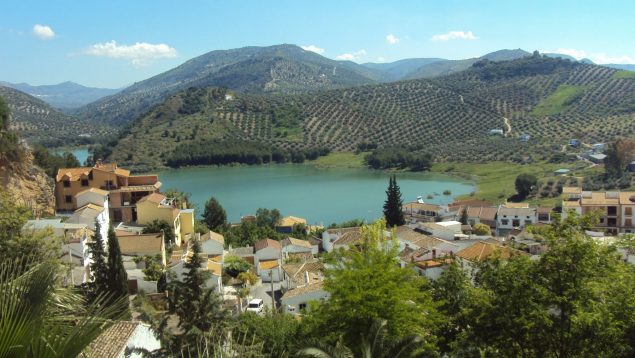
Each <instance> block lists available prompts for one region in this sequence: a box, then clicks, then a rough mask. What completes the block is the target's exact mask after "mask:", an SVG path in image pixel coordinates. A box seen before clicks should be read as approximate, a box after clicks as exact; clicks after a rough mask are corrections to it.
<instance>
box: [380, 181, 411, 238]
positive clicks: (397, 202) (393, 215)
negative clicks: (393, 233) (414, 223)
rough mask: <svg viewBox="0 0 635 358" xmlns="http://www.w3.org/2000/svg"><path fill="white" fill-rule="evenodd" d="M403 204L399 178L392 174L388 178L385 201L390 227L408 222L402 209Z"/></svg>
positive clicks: (386, 216)
mask: <svg viewBox="0 0 635 358" xmlns="http://www.w3.org/2000/svg"><path fill="white" fill-rule="evenodd" d="M402 205H403V201H402V199H401V190H400V189H399V185H397V178H396V177H395V175H392V176H391V177H390V179H389V180H388V189H387V190H386V202H385V203H384V218H385V219H386V224H387V225H388V227H394V226H400V225H403V224H405V223H406V220H405V219H404V216H403V211H402V210H401V207H402Z"/></svg>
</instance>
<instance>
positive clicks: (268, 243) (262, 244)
mask: <svg viewBox="0 0 635 358" xmlns="http://www.w3.org/2000/svg"><path fill="white" fill-rule="evenodd" d="M267 247H272V248H274V249H276V250H281V249H282V246H281V245H280V242H278V241H276V240H271V239H262V240H258V241H256V243H255V244H254V248H255V249H256V252H258V251H260V250H262V249H265V248H267Z"/></svg>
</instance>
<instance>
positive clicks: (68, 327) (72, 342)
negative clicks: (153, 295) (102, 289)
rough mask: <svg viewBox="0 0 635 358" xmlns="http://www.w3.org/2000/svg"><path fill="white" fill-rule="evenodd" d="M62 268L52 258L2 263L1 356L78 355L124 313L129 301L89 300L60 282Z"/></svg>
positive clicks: (0, 306)
mask: <svg viewBox="0 0 635 358" xmlns="http://www.w3.org/2000/svg"><path fill="white" fill-rule="evenodd" d="M24 259H25V260H27V261H28V260H30V259H31V258H28V257H26V258H24ZM24 266H28V267H29V269H28V270H27V271H26V272H24V271H23V267H24ZM60 271H61V267H60V266H59V264H58V263H55V262H52V261H43V262H35V263H33V264H32V265H24V264H21V263H18V262H13V261H3V262H1V263H0V312H2V314H1V315H0V327H2V329H0V357H77V356H79V355H80V353H82V351H85V350H86V349H87V348H88V346H89V344H90V343H91V342H92V341H93V340H94V339H95V338H97V337H98V336H99V335H100V334H101V333H102V332H103V331H104V330H106V329H108V327H109V326H110V325H112V324H113V323H115V322H116V321H117V320H119V319H121V318H122V314H121V312H122V310H123V309H124V308H125V307H127V304H128V302H127V301H126V300H118V301H115V302H111V303H110V304H108V302H107V301H106V300H105V297H103V296H102V297H99V298H98V299H97V300H95V302H92V303H89V302H86V301H85V299H84V298H83V296H81V295H79V294H78V293H77V292H76V291H75V290H74V289H72V288H69V287H63V286H61V285H60V282H61V281H62V278H61V277H60V275H59V272H60Z"/></svg>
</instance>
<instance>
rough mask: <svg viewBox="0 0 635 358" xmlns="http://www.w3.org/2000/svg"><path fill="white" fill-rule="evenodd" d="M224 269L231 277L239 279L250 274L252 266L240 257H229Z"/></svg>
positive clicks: (226, 258) (226, 259)
mask: <svg viewBox="0 0 635 358" xmlns="http://www.w3.org/2000/svg"><path fill="white" fill-rule="evenodd" d="M224 268H225V272H227V274H228V275H230V276H231V277H238V275H240V274H241V273H243V272H248V271H249V269H250V268H251V265H250V264H249V262H247V261H245V260H244V259H243V258H241V257H239V256H234V255H229V256H226V257H225V262H224Z"/></svg>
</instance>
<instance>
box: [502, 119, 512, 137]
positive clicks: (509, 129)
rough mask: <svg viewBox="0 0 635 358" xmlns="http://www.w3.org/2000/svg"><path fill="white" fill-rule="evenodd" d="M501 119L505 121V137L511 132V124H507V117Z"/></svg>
mask: <svg viewBox="0 0 635 358" xmlns="http://www.w3.org/2000/svg"><path fill="white" fill-rule="evenodd" d="M503 121H505V127H507V131H506V132H505V137H507V136H508V135H510V134H511V133H512V126H511V125H510V124H509V119H507V118H505V117H503Z"/></svg>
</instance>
